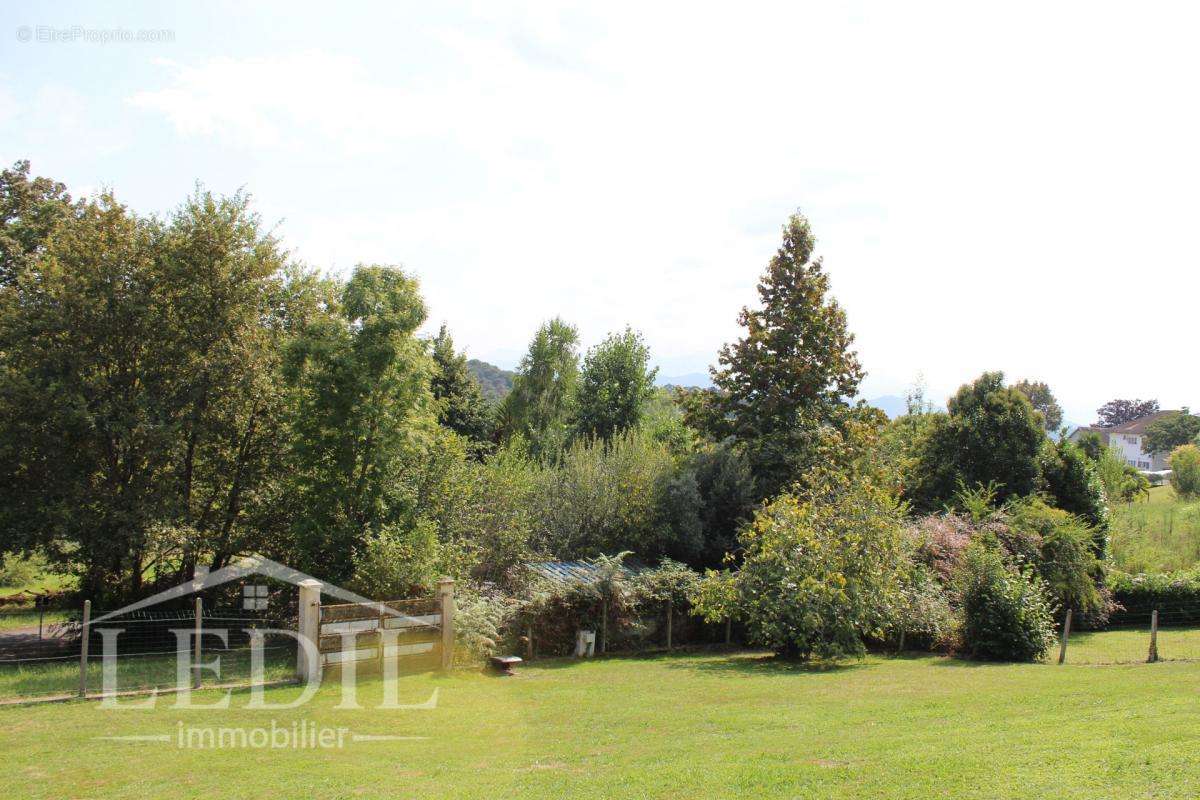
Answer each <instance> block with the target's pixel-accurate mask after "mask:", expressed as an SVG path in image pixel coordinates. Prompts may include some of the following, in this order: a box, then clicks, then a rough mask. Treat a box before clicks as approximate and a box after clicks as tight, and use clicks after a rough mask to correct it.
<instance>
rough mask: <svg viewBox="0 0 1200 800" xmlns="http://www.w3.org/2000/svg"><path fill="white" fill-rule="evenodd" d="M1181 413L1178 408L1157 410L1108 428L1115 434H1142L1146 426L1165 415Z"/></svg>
mask: <svg viewBox="0 0 1200 800" xmlns="http://www.w3.org/2000/svg"><path fill="white" fill-rule="evenodd" d="M1179 413H1181V412H1180V411H1179V410H1178V409H1176V410H1174V411H1156V412H1154V413H1153V414H1147V415H1146V416H1144V417H1138V418H1137V419H1135V420H1133V421H1131V422H1126V423H1125V424H1124V425H1117V426H1116V427H1113V428H1108V432H1109V433H1110V434H1113V433H1128V434H1134V435H1138V434H1142V433H1145V432H1146V428H1148V427H1150V426H1151V425H1153V424H1154V423H1155V422H1158V421H1159V420H1160V419H1162V418H1163V417H1169V416H1171V415H1173V414H1179Z"/></svg>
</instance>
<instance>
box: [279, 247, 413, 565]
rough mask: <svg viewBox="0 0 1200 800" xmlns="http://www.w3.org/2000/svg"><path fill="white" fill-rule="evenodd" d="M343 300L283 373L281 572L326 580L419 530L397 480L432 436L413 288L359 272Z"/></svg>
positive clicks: (377, 270) (304, 339)
mask: <svg viewBox="0 0 1200 800" xmlns="http://www.w3.org/2000/svg"><path fill="white" fill-rule="evenodd" d="M340 300H341V302H340V304H339V305H338V306H337V308H336V310H335V313H330V314H328V315H326V316H325V317H323V318H321V319H319V320H316V321H314V322H313V323H311V324H309V325H307V326H306V327H305V328H304V330H303V332H302V333H301V335H300V336H298V337H297V338H296V340H295V341H293V342H292V344H291V346H290V347H289V349H288V354H287V367H286V370H285V375H286V377H287V379H288V382H289V385H290V386H291V387H292V390H293V396H294V403H295V406H294V409H295V410H294V417H293V420H292V430H293V447H292V453H291V460H290V467H291V473H290V475H289V481H290V485H291V495H292V497H293V498H294V499H293V502H294V503H295V504H296V506H297V509H298V513H297V516H296V521H295V524H294V527H293V530H292V535H293V552H292V553H291V554H290V555H291V557H292V559H293V560H292V561H291V562H289V563H291V564H292V565H293V566H296V567H297V568H299V569H304V570H306V571H312V572H319V573H320V574H321V575H323V576H328V577H329V578H330V579H331V580H335V581H336V580H339V579H345V578H347V577H349V575H350V574H351V573H352V572H353V571H354V570H353V567H352V565H351V563H349V562H350V560H351V558H352V556H353V554H354V553H355V551H356V549H357V547H358V545H359V543H360V542H365V541H367V540H368V538H369V537H372V536H374V537H379V536H382V535H384V532H385V531H392V532H393V535H396V536H400V539H401V540H402V541H404V540H407V535H408V534H407V532H410V531H415V530H417V529H418V528H420V527H422V526H421V525H420V524H419V521H418V517H419V509H418V507H417V502H416V498H415V494H414V490H413V487H412V485H411V483H409V482H407V481H406V480H405V477H406V476H408V475H411V474H412V468H413V467H414V466H415V465H417V464H419V463H420V461H421V460H422V458H423V457H424V453H425V451H426V449H427V447H428V445H429V443H430V442H431V441H432V440H433V438H434V436H435V432H436V416H435V413H436V407H435V404H434V402H433V397H432V395H431V394H430V391H429V380H430V376H431V375H432V373H433V369H434V368H433V364H432V361H431V359H430V358H429V356H428V355H427V354H426V351H425V347H424V344H423V343H422V342H421V341H420V340H418V339H417V338H416V336H415V333H416V330H417V328H418V326H420V324H421V323H422V322H423V321H424V319H425V306H424V303H423V302H422V300H421V297H420V294H419V292H418V288H417V282H416V280H415V279H413V278H411V277H409V276H407V275H405V274H404V273H403V272H401V271H400V270H398V269H394V268H390V267H378V266H371V267H359V268H358V269H356V270H355V272H354V275H353V277H351V279H350V281H349V282H348V283H347V284H346V285H345V287H344V288H343V290H342V293H341V298H340ZM398 531H405V532H406V533H405V534H404V535H400V534H398V533H396V532H398Z"/></svg>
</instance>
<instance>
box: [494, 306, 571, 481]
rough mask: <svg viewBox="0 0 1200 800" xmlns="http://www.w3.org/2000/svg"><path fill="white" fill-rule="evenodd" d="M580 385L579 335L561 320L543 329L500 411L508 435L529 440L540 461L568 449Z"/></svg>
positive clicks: (545, 325)
mask: <svg viewBox="0 0 1200 800" xmlns="http://www.w3.org/2000/svg"><path fill="white" fill-rule="evenodd" d="M578 383H579V332H578V331H577V330H576V329H575V326H574V325H569V324H567V323H566V322H564V321H563V320H562V319H560V318H558V317H555V318H554V319H552V320H550V321H549V322H547V323H545V324H544V325H542V327H540V328H538V331H537V333H536V334H534V337H533V341H532V342H530V343H529V352H527V353H526V354H525V356H524V358H522V359H521V364H520V366H519V367H518V368H517V375H516V377H514V378H513V388H512V391H511V392H509V393H508V395H507V396H506V397H505V398H504V404H503V406H502V407H501V409H500V416H501V427H502V429H503V432H504V434H505V435H506V436H508V437H512V436H523V437H524V438H525V439H526V441H527V442H528V444H529V450H530V453H531V454H533V455H534V456H535V457H537V458H542V459H553V458H556V457H557V456H558V455H559V454H560V453H561V452H562V450H563V448H564V447H565V446H566V443H567V440H568V438H569V433H570V429H569V426H570V421H571V418H572V413H573V409H574V404H575V392H576V389H577V386H578Z"/></svg>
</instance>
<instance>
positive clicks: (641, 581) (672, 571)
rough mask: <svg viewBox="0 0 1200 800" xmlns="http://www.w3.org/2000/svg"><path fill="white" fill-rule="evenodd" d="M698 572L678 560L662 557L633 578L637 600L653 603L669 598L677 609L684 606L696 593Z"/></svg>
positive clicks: (698, 578)
mask: <svg viewBox="0 0 1200 800" xmlns="http://www.w3.org/2000/svg"><path fill="white" fill-rule="evenodd" d="M699 585H700V574H699V573H697V572H696V571H695V570H693V569H691V568H690V567H688V566H687V565H686V564H681V563H679V562H678V561H672V560H671V559H669V558H664V559H663V560H662V562H661V563H660V564H659V565H658V566H657V567H654V568H653V569H647V570H643V571H642V572H639V573H638V574H637V575H635V576H634V578H633V586H634V590H635V591H636V592H637V596H638V599H639V602H641V603H643V604H644V603H648V602H650V603H654V602H662V601H665V600H670V601H671V602H672V603H674V604H675V606H676V607H677V608H679V609H683V608H686V607H687V606H688V605H689V604H690V603H691V600H692V598H693V597H694V596H695V595H696V591H697V588H698V587H699Z"/></svg>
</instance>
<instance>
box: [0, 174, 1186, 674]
mask: <svg viewBox="0 0 1200 800" xmlns="http://www.w3.org/2000/svg"><path fill="white" fill-rule="evenodd" d="M0 190H2V191H3V194H4V197H5V199H6V202H7V205H6V206H5V208H6V212H5V214H6V216H5V217H4V220H3V230H2V231H0V234H2V235H3V236H4V237H6V238H5V241H6V242H9V243H10V245H11V247H10V250H9V252H7V254H6V260H5V261H4V265H3V273H2V279H0V367H2V370H0V531H3V538H2V539H0V549H2V550H3V552H4V553H5V554H17V553H20V554H25V555H29V554H39V556H40V557H44V558H45V559H46V560H47V563H48V565H49V566H50V567H51V568H54V569H58V570H62V571H69V572H72V573H74V574H76V575H78V576H79V578H80V581H81V583H80V590H81V591H82V592H85V593H86V594H87V595H88V596H89V597H91V598H92V599H93V600H94V601H114V602H115V601H119V600H122V599H128V598H131V597H135V596H139V597H140V596H144V595H145V594H146V593H148V592H149V591H151V590H154V589H160V588H163V587H165V586H168V585H173V584H175V583H178V582H179V581H181V580H183V579H185V578H190V577H191V576H192V574H194V572H195V571H196V570H198V569H200V568H203V567H209V568H219V567H221V566H223V565H225V564H227V563H229V561H230V559H232V558H234V557H235V556H237V555H239V554H244V553H251V552H254V553H261V554H263V555H266V556H269V557H272V558H275V559H277V560H280V561H283V562H286V563H288V564H290V565H292V566H295V567H297V568H299V569H302V570H304V571H307V572H311V573H314V574H319V575H320V576H322V577H323V578H324V579H326V580H330V581H332V582H335V583H339V584H345V585H349V586H351V587H353V588H356V589H358V590H359V591H361V592H363V593H365V594H369V595H373V596H377V597H384V596H386V597H391V598H394V597H403V596H406V595H409V594H414V593H423V592H428V591H429V590H430V589H431V588H432V586H433V584H434V582H435V581H436V580H437V578H438V577H439V576H442V575H450V576H453V577H455V578H456V579H458V581H459V582H460V586H461V588H460V592H461V594H462V597H463V601H462V608H463V625H462V626H461V631H460V632H461V634H462V637H463V644H464V646H466V647H467V648H469V649H470V650H471V651H472V652H475V653H478V654H483V653H487V652H491V651H492V650H494V649H495V648H498V647H501V646H504V647H518V646H520V637H521V636H522V635H523V632H524V631H525V629H526V626H528V625H529V624H531V623H533V622H536V623H537V625H538V627H539V635H540V636H541V637H543V638H544V640H545V645H546V647H548V648H551V649H552V650H556V651H557V650H559V649H562V648H564V647H568V646H569V644H570V641H571V640H572V638H573V635H574V631H575V629H576V628H578V627H579V626H581V625H584V624H588V625H595V620H596V613H597V605H598V604H599V605H600V606H602V607H603V608H606V609H607V611H608V615H607V616H604V617H603V618H602V621H604V623H605V624H608V625H609V626H610V633H611V637H610V642H611V643H613V645H614V646H620V645H621V644H622V643H637V642H641V643H645V642H647V641H651V640H653V638H654V636H655V635H657V634H656V633H655V631H653V630H650V627H653V625H657V624H658V623H655V622H653V619H655V618H656V617H655V615H656V614H659V613H666V612H662V609H663V608H665V607H666V606H667V600H670V608H672V609H674V610H673V611H672V612H670V613H671V615H672V616H670V617H669V620H670V621H671V623H672V624H674V623H675V622H676V619H675V614H676V613H678V614H684V613H686V612H688V611H691V610H695V611H696V612H697V614H699V615H702V616H703V617H705V618H707V619H709V620H711V621H713V622H716V621H724V620H725V619H727V618H734V619H736V620H738V621H739V625H740V626H741V627H742V628H743V629H744V630H745V632H746V633H747V635H748V636H749V638H750V640H751V641H752V642H754V643H756V644H761V645H764V646H767V647H770V648H772V649H775V650H777V651H779V652H781V653H786V654H789V655H793V656H798V657H804V658H809V657H815V658H831V657H839V656H845V655H859V654H862V653H863V652H864V651H865V650H866V649H867V648H868V647H871V646H899V645H901V644H904V645H905V646H908V647H928V648H941V649H949V650H956V651H958V652H962V653H968V654H974V655H977V656H979V657H987V658H1014V659H1028V658H1035V657H1037V655H1038V654H1039V652H1040V651H1039V650H1038V646H1037V643H1038V642H1039V641H1041V639H1042V638H1043V634H1044V633H1045V629H1046V626H1047V625H1048V623H1047V620H1048V618H1049V617H1048V615H1049V614H1051V613H1058V612H1059V611H1060V610H1062V609H1065V608H1071V609H1072V610H1074V611H1076V612H1077V613H1078V614H1080V615H1081V617H1082V618H1085V619H1087V620H1089V621H1091V623H1093V624H1100V623H1102V621H1103V619H1104V617H1105V615H1106V613H1107V610H1108V609H1109V608H1110V603H1109V600H1108V595H1107V594H1106V590H1105V587H1104V575H1103V569H1102V566H1101V564H1102V560H1103V559H1104V558H1105V557H1106V554H1107V548H1108V543H1107V542H1108V540H1107V532H1108V524H1109V520H1108V508H1107V500H1106V496H1105V493H1106V490H1107V492H1108V494H1109V496H1112V495H1113V493H1117V494H1118V495H1119V496H1121V497H1125V496H1127V494H1128V492H1127V487H1126V486H1125V484H1123V483H1120V484H1119V483H1118V481H1128V480H1131V478H1129V476H1128V475H1127V474H1126V473H1125V472H1124V471H1123V470H1122V471H1121V474H1120V475H1116V474H1109V472H1110V471H1111V470H1110V465H1109V464H1107V462H1105V461H1104V454H1103V453H1101V454H1099V456H1098V457H1099V459H1100V463H1096V459H1095V458H1093V457H1090V456H1089V455H1088V453H1089V451H1088V449H1087V448H1086V447H1085V448H1080V447H1076V446H1075V445H1073V444H1071V443H1069V442H1059V443H1057V444H1055V443H1052V442H1050V440H1049V439H1048V437H1047V435H1046V428H1047V427H1053V425H1054V424H1056V423H1055V419H1056V417H1057V416H1058V415H1059V413H1060V412H1059V410H1058V408H1057V403H1056V402H1055V401H1054V398H1053V394H1052V393H1051V392H1050V389H1049V387H1048V386H1047V385H1046V384H1045V383H1043V382H1034V381H1023V382H1021V383H1019V384H1016V385H1014V386H1009V385H1006V384H1005V383H1004V377H1003V375H1002V374H1000V373H997V372H985V373H983V374H982V375H981V376H980V377H978V378H977V379H975V380H974V381H973V382H971V383H969V384H967V385H964V386H963V387H962V388H961V389H960V390H959V391H958V393H957V394H956V395H955V396H954V398H952V399H951V401H950V403H949V407H948V412H947V413H945V414H940V413H933V412H932V411H931V410H930V406H929V404H928V403H926V402H925V401H924V399H923V397H922V396H921V395H920V393H919V392H918V393H914V396H913V397H912V398H911V399H910V403H909V409H908V411H909V413H908V414H907V415H905V416H904V417H902V418H901V419H899V420H897V421H895V422H890V423H889V422H888V420H887V419H886V417H884V415H883V414H882V413H881V412H879V411H877V410H875V409H872V408H869V407H867V406H865V405H864V404H861V403H860V404H858V405H851V404H850V403H849V402H847V400H846V398H848V397H852V396H853V395H854V394H855V393H856V392H857V389H858V386H859V383H860V381H861V380H862V377H863V375H864V372H863V367H862V365H861V364H860V362H859V359H858V356H857V354H856V353H855V351H854V350H853V342H854V337H853V334H852V333H851V332H850V330H849V328H848V325H847V320H846V315H845V313H844V311H843V310H842V309H841V307H840V306H839V304H838V302H837V300H836V299H835V298H834V297H832V295H831V294H830V292H829V279H828V276H827V275H826V273H825V271H824V267H823V264H822V261H821V259H820V258H819V257H817V256H816V255H815V246H816V238H815V236H814V235H813V232H812V230H811V227H810V225H809V223H808V221H807V220H806V219H805V218H804V217H803V216H802V215H800V214H795V215H793V216H792V217H790V218H789V219H788V220H787V222H786V224H785V225H784V226H783V230H782V241H781V244H780V247H779V249H778V251H777V252H776V254H775V255H774V257H773V258H772V259H771V261H770V263H769V264H768V265H767V268H766V270H765V272H764V273H763V276H762V279H761V282H760V284H759V301H760V304H759V306H757V307H747V308H744V309H742V311H741V314H740V315H739V322H740V324H741V325H742V327H743V332H742V335H741V336H740V337H739V338H738V339H737V340H736V341H734V342H731V343H730V344H728V345H727V346H726V347H724V348H722V350H721V352H720V354H719V357H718V362H719V367H718V368H717V369H715V370H714V372H713V382H714V388H713V389H711V390H690V391H683V390H681V391H677V392H674V393H668V392H667V391H665V390H656V389H655V388H654V387H653V383H654V377H655V370H654V369H653V368H652V367H651V353H650V351H649V348H648V347H647V345H646V343H645V341H644V339H643V337H642V336H641V334H640V333H638V332H637V331H636V330H634V329H633V328H632V327H625V328H624V329H622V330H620V331H617V332H615V333H613V334H611V335H610V336H609V337H607V338H606V339H605V340H603V341H601V342H600V343H598V344H597V345H595V346H594V347H592V348H591V349H589V350H588V351H587V353H586V355H584V356H583V357H582V359H581V356H580V337H579V332H578V330H577V329H576V328H575V327H574V326H573V325H572V324H571V323H569V322H568V321H566V320H564V319H562V318H560V317H555V318H553V319H550V320H549V321H548V322H546V323H545V324H544V325H542V326H541V327H540V328H539V329H538V330H537V331H536V332H535V333H534V336H533V339H532V341H531V342H530V345H529V349H528V351H527V352H526V354H525V356H524V357H523V358H522V360H521V363H520V366H519V368H518V370H517V372H516V374H515V375H514V376H513V378H512V388H511V391H509V392H507V394H505V396H504V397H503V399H502V400H500V401H498V402H497V401H495V400H493V399H489V395H491V396H493V397H494V396H495V395H496V394H497V393H498V392H497V391H495V387H492V391H489V392H487V393H485V391H484V389H483V388H482V387H481V386H480V384H479V382H478V380H477V378H476V373H478V372H479V368H478V367H477V366H476V367H475V368H474V372H473V371H472V362H469V361H467V359H466V355H465V354H464V353H462V352H460V351H459V350H458V349H457V348H456V346H455V344H454V341H453V337H452V335H451V332H450V331H449V330H448V329H447V328H446V327H445V326H443V327H442V328H441V330H440V331H439V333H438V335H437V336H436V337H435V338H432V339H428V340H427V339H424V338H422V337H421V336H420V335H418V331H419V330H420V329H421V326H422V325H423V323H424V322H425V319H426V309H425V305H424V301H423V298H422V295H421V291H420V286H419V283H418V281H417V279H416V277H415V276H413V275H411V274H409V273H406V272H404V271H403V270H401V269H399V268H396V267H393V266H389V265H362V266H359V267H358V268H357V269H355V270H354V272H353V273H352V274H351V275H349V276H348V277H346V278H345V279H341V278H331V277H326V276H323V275H321V274H320V273H318V272H315V271H312V270H310V269H307V268H304V267H302V266H300V265H297V264H293V263H291V262H290V261H289V260H288V257H287V255H286V252H285V250H284V249H283V247H282V245H281V244H280V243H279V242H276V241H275V240H274V239H273V238H272V237H271V236H270V235H268V234H267V233H266V232H264V231H263V229H262V226H261V224H260V222H259V220H258V219H257V217H256V216H255V215H254V214H253V212H252V210H251V208H250V204H249V201H248V199H247V198H246V197H244V196H241V195H238V196H234V197H231V198H220V197H215V196H213V195H211V194H209V193H206V192H204V191H198V192H197V193H196V194H195V195H194V196H193V197H191V198H189V199H188V200H187V201H186V202H185V203H184V204H183V205H182V206H181V207H180V208H179V210H178V211H177V212H176V213H175V214H173V215H172V216H170V217H169V218H167V219H165V220H159V219H152V218H145V217H141V216H139V215H137V214H135V213H134V212H132V211H130V210H129V209H127V208H125V207H123V206H121V205H120V204H119V203H117V201H116V200H115V199H114V198H113V197H111V196H110V195H105V196H102V197H101V198H99V199H97V200H93V201H83V202H76V201H72V200H71V199H70V198H69V197H68V196H67V195H66V192H65V190H64V189H63V187H62V186H61V185H59V184H56V183H54V182H53V181H47V180H45V179H34V178H31V177H30V174H29V170H28V165H27V164H18V165H16V167H15V168H14V169H11V170H7V171H5V172H4V173H3V177H2V180H0ZM499 377H500V378H503V376H499ZM1035 406H1036V408H1035ZM1128 410H1129V409H1126V408H1124V406H1122V407H1120V408H1117V407H1115V406H1114V409H1113V414H1114V415H1116V416H1120V415H1121V414H1123V413H1125V412H1126V411H1128ZM1176 457H1177V458H1178V459H1179V460H1180V464H1181V469H1180V473H1181V475H1183V476H1184V477H1183V478H1181V480H1185V481H1186V480H1187V478H1186V476H1187V474H1188V473H1187V469H1186V459H1187V458H1188V457H1189V456H1188V451H1187V448H1182V449H1181V450H1180V451H1177V455H1176ZM1181 491H1184V489H1181ZM914 512H916V513H919V514H921V515H923V516H920V517H917V518H913V516H912V514H913V513H914ZM625 553H631V554H632V559H636V561H637V562H639V563H640V564H641V565H642V566H645V567H648V568H649V569H647V570H645V571H632V572H630V575H633V576H634V577H629V576H628V575H627V574H626V571H625V569H624V567H623V566H622V558H623V556H622V555H621V554H625ZM576 558H589V559H594V560H596V563H598V564H600V565H601V567H602V569H603V571H604V577H603V579H602V580H600V581H598V582H596V583H594V584H585V585H580V586H571V587H566V588H563V587H547V586H546V585H544V584H543V583H541V582H539V581H537V580H535V579H533V577H532V576H531V571H530V569H529V568H528V564H529V562H531V561H537V560H552V559H576ZM630 563H633V562H632V561H631V562H630ZM702 571H707V572H706V573H705V577H704V578H703V580H701V579H700V574H701V572H702ZM693 623H694V624H698V623H696V621H695V620H694V619H693V620H691V621H690V622H689V623H687V624H693ZM679 624H685V623H683V622H682V618H681V620H680V622H679Z"/></svg>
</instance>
